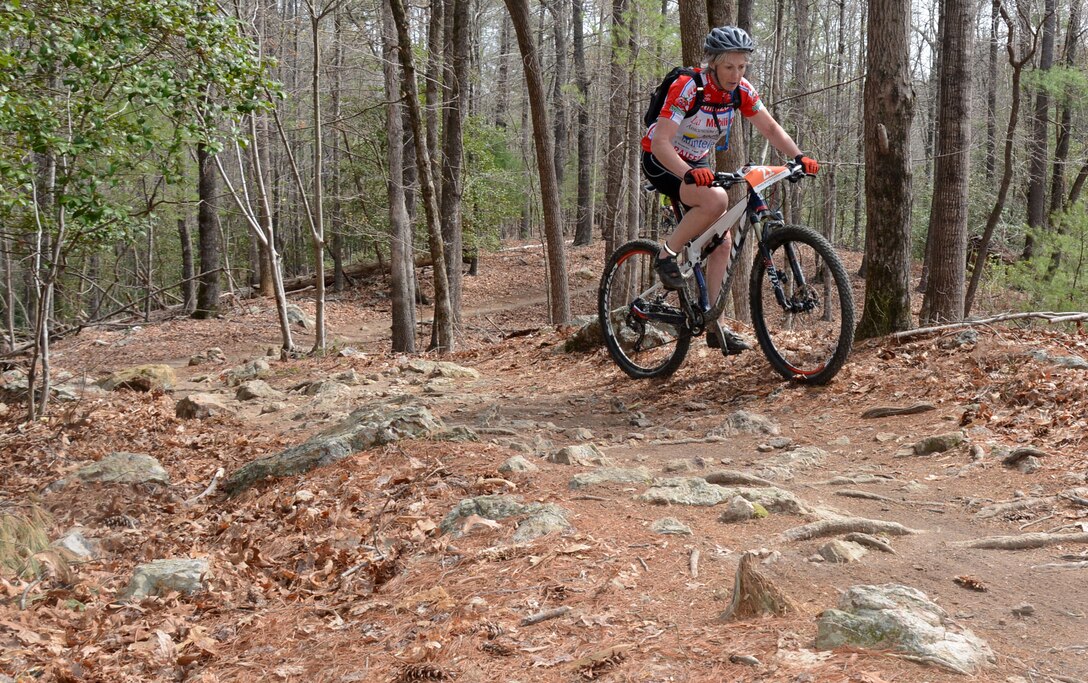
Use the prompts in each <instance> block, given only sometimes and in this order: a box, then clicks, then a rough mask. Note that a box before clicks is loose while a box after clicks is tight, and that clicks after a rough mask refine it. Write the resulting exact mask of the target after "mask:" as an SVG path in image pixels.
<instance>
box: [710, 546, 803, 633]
mask: <svg viewBox="0 0 1088 683" xmlns="http://www.w3.org/2000/svg"><path fill="white" fill-rule="evenodd" d="M756 557H757V556H756V554H755V553H753V552H751V551H749V552H746V553H744V555H742V556H741V558H740V564H739V565H738V566H737V575H736V578H735V579H734V581H733V599H732V601H731V602H730V603H729V606H728V607H726V608H725V611H724V612H722V613H721V615H720V616H719V617H718V621H731V620H733V619H747V618H749V617H758V616H763V615H764V614H773V615H775V616H779V617H780V616H783V615H785V614H788V613H790V612H794V611H796V609H797V608H796V607H794V605H793V602H792V601H791V600H790V599H789V598H788V597H787V596H786V594H785V593H784V592H782V589H780V588H779V587H778V586H776V585H774V583H772V582H771V580H770V579H768V578H767V577H765V576H764V575H763V574H760V573H759V571H758V570H757V569H756Z"/></svg>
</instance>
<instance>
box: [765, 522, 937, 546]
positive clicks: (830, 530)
mask: <svg viewBox="0 0 1088 683" xmlns="http://www.w3.org/2000/svg"><path fill="white" fill-rule="evenodd" d="M851 532H859V533H863V534H891V535H892V536H909V535H910V534H916V533H919V532H918V531H917V530H915V529H908V528H907V527H905V526H903V525H902V524H899V523H898V522H885V521H883V520H879V519H866V518H864V517H835V518H832V519H821V520H820V521H818V522H810V523H808V524H802V525H801V526H795V527H793V528H792V529H787V530H786V531H783V532H782V533H781V534H779V538H780V539H781V540H783V541H807V540H810V539H813V538H821V537H823V536H838V535H839V534H847V533H851Z"/></svg>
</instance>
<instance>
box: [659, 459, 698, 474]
mask: <svg viewBox="0 0 1088 683" xmlns="http://www.w3.org/2000/svg"><path fill="white" fill-rule="evenodd" d="M693 469H695V463H693V462H692V461H690V460H687V459H678V460H670V461H669V462H667V463H665V467H664V471H665V472H670V473H671V472H690V471H692V470H693Z"/></svg>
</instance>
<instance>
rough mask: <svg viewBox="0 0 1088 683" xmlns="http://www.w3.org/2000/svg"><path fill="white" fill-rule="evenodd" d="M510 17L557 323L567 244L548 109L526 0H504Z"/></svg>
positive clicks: (564, 314) (566, 294) (564, 300)
mask: <svg viewBox="0 0 1088 683" xmlns="http://www.w3.org/2000/svg"><path fill="white" fill-rule="evenodd" d="M505 1H506V7H507V9H508V10H509V11H510V21H511V22H512V23H513V25H514V32H515V33H516V34H517V37H518V47H519V48H520V50H521V62H522V66H523V68H524V70H525V83H526V86H527V88H528V91H529V108H530V111H531V113H532V119H533V141H534V145H535V147H536V163H537V170H538V172H539V174H540V194H541V201H542V203H543V207H542V208H543V210H544V211H543V213H544V239H545V242H546V243H547V249H546V251H547V254H546V255H547V261H548V280H549V282H548V285H549V300H550V301H549V303H550V307H549V308H550V318H551V322H552V324H555V325H560V324H563V323H566V322H567V321H568V320H570V290H569V287H568V285H567V257H566V246H565V245H564V243H563V217H562V212H561V210H560V205H559V187H558V185H557V184H556V180H555V156H554V152H553V151H552V140H551V136H550V135H549V127H548V112H547V109H546V106H547V105H546V102H547V100H546V98H545V95H544V78H543V77H542V75H541V69H540V58H539V56H538V55H537V50H536V45H535V44H534V43H533V36H532V33H531V32H530V27H529V3H528V0H505Z"/></svg>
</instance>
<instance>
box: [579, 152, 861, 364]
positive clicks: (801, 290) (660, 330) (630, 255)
mask: <svg viewBox="0 0 1088 683" xmlns="http://www.w3.org/2000/svg"><path fill="white" fill-rule="evenodd" d="M804 175H805V172H804V169H803V168H802V167H801V165H800V164H798V163H795V162H790V163H788V164H787V165H785V166H744V167H742V168H740V169H739V170H737V171H736V172H733V173H729V172H718V173H715V179H714V183H713V184H714V185H715V186H717V187H724V188H729V187H732V186H734V185H738V184H740V183H745V184H746V185H747V188H748V196H747V201H746V202H737V203H736V204H735V205H734V206H732V207H730V208H729V209H728V210H727V211H726V212H725V213H724V214H722V216H721V217H720V218H718V219H717V220H716V221H715V222H714V223H713V224H712V225H711V226H710V227H709V228H708V229H707V230H706V231H705V232H704V233H703V234H702V235H700V236H699V237H698V238H696V239H694V240H692V241H691V242H688V243H687V244H686V245H684V248H683V249H681V250H680V257H679V259H678V261H679V265H680V272H681V273H682V274H683V275H684V278H685V283H686V284H685V287H684V288H683V289H680V290H669V289H666V288H665V287H664V286H663V285H662V284H661V281H660V280H659V278H658V276H657V274H656V273H655V271H654V261H655V259H656V258H657V254H658V251H659V249H660V246H659V245H658V243H656V242H654V241H651V240H647V239H636V240H633V241H631V242H627V243H626V244H624V245H623V246H621V247H619V248H618V249H616V250H615V252H613V253H612V256H611V257H610V258H609V259H608V263H607V264H606V265H605V270H604V275H603V276H602V277H601V284H600V288H599V289H598V292H597V316H598V319H599V321H600V325H601V331H602V333H603V337H604V341H605V345H606V346H607V347H608V353H609V354H610V355H611V357H612V360H613V361H615V362H616V364H617V365H618V366H619V367H620V368H621V369H622V370H623V371H624V372H625V373H627V374H628V375H629V376H630V377H633V378H635V379H644V378H651V377H667V376H669V375H671V374H672V373H674V372H676V370H677V369H678V368H679V367H680V365H681V364H682V363H683V362H684V357H685V356H686V355H687V352H688V349H689V348H690V346H691V340H692V338H693V337H698V336H699V335H701V334H702V333H703V332H704V331H706V329H707V327H708V326H709V325H717V320H718V318H719V316H720V315H721V313H722V311H723V310H724V309H725V306H726V304H727V302H728V300H729V297H730V286H731V285H732V282H733V277H734V272H735V270H736V268H735V267H734V266H735V265H736V263H737V254H738V253H740V251H741V249H743V248H744V241H745V239H746V237H747V235H748V233H749V232H750V230H751V229H753V228H754V229H755V232H756V235H757V239H758V250H757V253H756V258H755V262H754V263H753V265H752V271H751V276H750V280H749V299H748V304H749V311H750V313H751V316H752V326H753V327H754V328H755V334H756V339H757V340H758V342H759V346H760V349H762V351H763V354H764V355H765V356H766V357H767V360H768V361H770V363H771V365H772V366H773V367H774V369H775V370H776V371H777V372H778V373H779V374H781V375H782V376H783V377H785V378H786V379H789V380H793V381H796V382H802V383H806V384H826V383H827V382H828V381H830V380H831V378H833V377H834V376H835V374H836V373H838V372H839V370H840V369H841V368H842V366H843V363H845V362H846V358H847V356H848V355H849V353H850V347H851V346H852V344H853V341H854V298H853V294H852V291H851V287H850V279H849V277H848V276H847V274H846V269H845V268H844V267H843V265H842V261H840V260H839V257H838V255H837V254H836V253H835V250H834V248H833V247H832V246H831V243H830V242H828V241H827V239H825V238H824V237H823V236H822V235H820V234H819V233H817V232H816V231H814V230H812V229H811V228H807V227H804V226H799V225H786V224H785V223H784V222H783V219H782V213H781V211H777V210H771V209H770V208H768V206H767V202H766V200H765V199H764V196H763V192H764V191H766V190H767V189H768V188H771V187H773V186H774V185H776V184H778V183H780V182H782V181H783V180H790V181H792V182H796V181H798V180H800V179H801V178H803V177H804ZM746 217H747V219H748V220H747V221H745V220H744V219H745V218H746ZM730 231H732V234H733V243H732V249H731V251H730V260H729V265H728V267H727V269H726V272H725V275H724V284H723V286H722V288H721V292H720V293H719V295H718V298H717V301H715V302H713V303H712V302H710V301H709V296H708V293H707V286H706V285H707V283H706V277H705V273H706V266H707V258H708V257H709V256H710V254H711V253H713V252H714V250H715V249H717V248H718V247H719V246H721V245H722V243H723V242H724V241H725V235H726V234H727V233H729V232H730ZM723 346H724V345H723Z"/></svg>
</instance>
